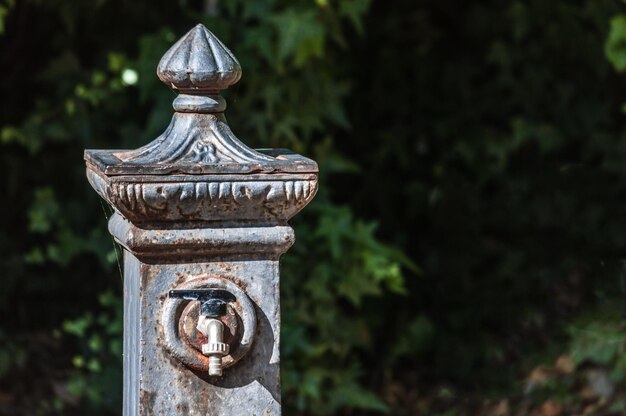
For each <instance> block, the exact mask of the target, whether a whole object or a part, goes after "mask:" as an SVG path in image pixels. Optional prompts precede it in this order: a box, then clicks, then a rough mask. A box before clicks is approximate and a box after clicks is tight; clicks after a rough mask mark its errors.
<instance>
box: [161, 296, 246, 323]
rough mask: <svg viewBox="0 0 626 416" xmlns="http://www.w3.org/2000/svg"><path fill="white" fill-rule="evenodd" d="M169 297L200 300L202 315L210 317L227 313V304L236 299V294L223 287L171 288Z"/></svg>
mask: <svg viewBox="0 0 626 416" xmlns="http://www.w3.org/2000/svg"><path fill="white" fill-rule="evenodd" d="M169 297H170V298H178V299H185V300H197V301H199V302H200V315H202V316H207V317H209V318H219V317H220V316H224V315H226V305H227V304H228V302H234V301H235V300H236V298H235V295H233V294H232V293H230V292H229V291H227V290H223V289H189V290H170V292H169Z"/></svg>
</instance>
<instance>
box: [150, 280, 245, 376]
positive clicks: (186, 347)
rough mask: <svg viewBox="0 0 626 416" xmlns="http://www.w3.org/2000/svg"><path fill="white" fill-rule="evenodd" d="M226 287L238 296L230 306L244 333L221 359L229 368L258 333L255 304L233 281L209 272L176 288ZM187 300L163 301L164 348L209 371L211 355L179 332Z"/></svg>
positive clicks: (189, 363)
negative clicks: (206, 354) (185, 339)
mask: <svg viewBox="0 0 626 416" xmlns="http://www.w3.org/2000/svg"><path fill="white" fill-rule="evenodd" d="M213 288H215V289H224V290H227V291H229V292H230V293H232V294H233V295H235V298H236V301H235V302H231V303H230V305H231V306H232V307H233V308H234V309H235V311H236V312H237V314H238V315H239V318H240V319H241V322H242V327H243V334H242V336H241V340H240V341H239V343H238V345H235V346H231V353H230V354H229V355H226V356H224V357H223V358H222V366H223V367H224V368H228V367H230V366H232V365H233V364H235V363H236V362H237V361H239V360H240V359H241V358H242V357H243V356H244V355H245V354H246V353H247V352H248V350H249V349H250V347H251V346H252V342H253V341H254V334H255V332H256V314H255V312H254V305H253V304H252V301H251V300H250V298H249V297H248V295H246V293H245V292H244V291H243V290H242V289H241V288H240V287H239V286H237V284H235V283H234V282H232V281H230V280H228V279H225V278H222V277H212V276H210V275H200V276H196V277H194V278H193V279H192V280H188V281H186V282H184V283H182V284H180V285H178V286H176V287H175V288H173V289H213ZM188 302H189V301H188V300H183V299H172V298H169V297H168V298H167V299H166V300H165V302H164V304H163V312H162V314H161V323H162V325H163V327H162V328H163V337H162V339H163V342H164V344H165V345H164V347H165V349H166V350H168V351H169V353H170V354H171V355H172V356H173V357H174V358H176V359H177V360H179V361H180V362H182V363H183V364H185V365H186V366H187V367H189V368H192V369H194V370H197V371H203V372H207V371H208V370H209V357H206V356H204V355H202V353H201V352H200V351H198V350H197V349H195V348H194V347H192V346H191V345H190V344H189V343H188V342H186V341H184V340H183V338H184V337H183V336H182V334H181V333H180V328H179V320H180V318H181V314H182V311H183V309H184V308H185V306H186V304H187V303H188Z"/></svg>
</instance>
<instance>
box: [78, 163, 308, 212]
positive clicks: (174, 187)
mask: <svg viewBox="0 0 626 416" xmlns="http://www.w3.org/2000/svg"><path fill="white" fill-rule="evenodd" d="M265 176H268V177H267V178H265V179H264V178H262V177H257V178H254V179H253V178H246V177H242V176H241V175H239V176H236V177H234V178H233V180H226V179H223V178H221V179H220V180H217V179H215V180H212V179H211V177H210V176H209V177H206V176H205V177H198V178H188V179H193V181H185V182H171V181H168V182H165V181H158V177H153V178H152V179H155V180H157V181H156V182H142V181H138V180H136V179H133V178H132V177H124V178H119V179H117V180H115V181H110V180H107V179H105V178H103V177H102V176H100V175H98V174H97V173H95V172H94V171H91V170H88V171H87V177H88V179H89V182H90V183H91V185H92V186H93V188H94V189H95V190H96V191H97V192H98V194H99V195H100V196H101V197H102V198H104V199H105V200H106V201H107V202H108V203H109V204H110V205H112V206H113V207H114V208H115V209H116V210H117V211H119V212H120V213H121V214H122V215H123V216H124V217H126V218H128V219H129V220H130V221H133V222H137V223H143V222H184V221H204V222H236V221H241V222H251V223H285V222H286V221H287V220H289V219H290V218H291V217H293V216H294V215H295V214H296V213H297V212H298V211H300V210H301V209H302V208H304V207H305V206H306V205H307V204H308V203H309V202H310V201H311V200H312V199H313V197H314V196H315V193H316V192H317V177H316V176H315V175H310V174H309V175H301V176H299V177H294V176H292V177H290V178H289V179H285V178H283V179H272V177H271V175H265Z"/></svg>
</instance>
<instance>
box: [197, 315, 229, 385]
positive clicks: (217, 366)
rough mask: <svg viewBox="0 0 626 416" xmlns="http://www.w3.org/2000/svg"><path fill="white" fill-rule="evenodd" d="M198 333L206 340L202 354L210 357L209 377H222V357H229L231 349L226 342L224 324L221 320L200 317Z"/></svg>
mask: <svg viewBox="0 0 626 416" xmlns="http://www.w3.org/2000/svg"><path fill="white" fill-rule="evenodd" d="M197 328H198V331H200V332H201V333H202V334H203V335H204V336H205V337H206V338H207V342H206V344H203V345H202V354H204V355H206V356H207V357H209V375H210V376H221V375H222V357H223V356H225V355H228V353H229V350H230V347H229V345H228V344H226V343H225V342H224V324H223V323H222V321H220V320H219V319H215V318H209V317H206V316H200V319H198V326H197Z"/></svg>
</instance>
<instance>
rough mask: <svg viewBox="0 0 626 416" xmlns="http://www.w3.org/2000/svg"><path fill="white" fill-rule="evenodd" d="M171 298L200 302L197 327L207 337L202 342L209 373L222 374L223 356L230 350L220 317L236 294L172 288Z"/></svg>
mask: <svg viewBox="0 0 626 416" xmlns="http://www.w3.org/2000/svg"><path fill="white" fill-rule="evenodd" d="M169 296H170V297H171V298H179V299H186V300H197V301H199V302H200V317H199V318H198V325H197V326H196V328H197V329H198V331H200V332H201V333H202V335H204V336H205V337H206V338H207V342H206V343H205V344H202V354H203V355H206V356H207V357H209V375H210V376H221V375H222V357H224V356H226V355H228V354H229V352H230V346H229V345H228V344H226V343H225V342H224V324H223V323H222V321H220V320H219V319H218V318H220V317H222V316H224V315H226V307H227V304H228V302H233V301H235V296H234V295H233V294H232V293H230V292H228V291H226V290H221V289H195V290H170V292H169Z"/></svg>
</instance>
